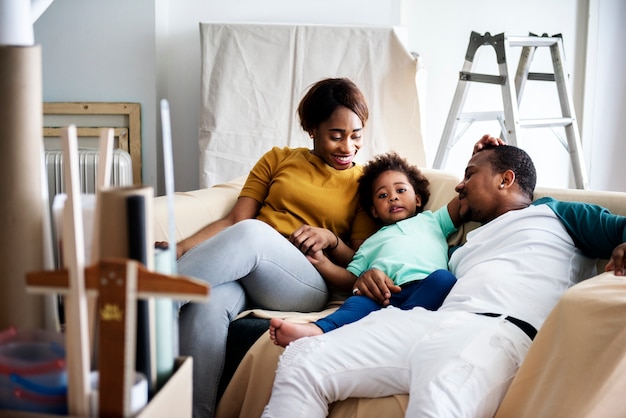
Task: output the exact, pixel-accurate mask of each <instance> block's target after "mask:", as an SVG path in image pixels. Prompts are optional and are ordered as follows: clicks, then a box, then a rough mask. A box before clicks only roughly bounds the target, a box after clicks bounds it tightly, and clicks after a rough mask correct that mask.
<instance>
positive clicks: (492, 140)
mask: <svg viewBox="0 0 626 418" xmlns="http://www.w3.org/2000/svg"><path fill="white" fill-rule="evenodd" d="M487 145H495V146H500V145H506V142H504V141H503V140H502V139H500V138H496V137H495V136H491V135H489V134H485V135H483V137H482V138H480V139H479V140H478V142H477V143H475V144H474V152H472V155H474V154H476V153H477V152H478V151H480V150H481V149H483V148H485V146H487Z"/></svg>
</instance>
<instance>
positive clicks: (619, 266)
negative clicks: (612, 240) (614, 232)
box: [604, 242, 626, 276]
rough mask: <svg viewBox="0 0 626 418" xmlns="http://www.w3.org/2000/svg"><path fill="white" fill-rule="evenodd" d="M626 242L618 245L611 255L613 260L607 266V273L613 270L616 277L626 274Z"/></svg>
mask: <svg viewBox="0 0 626 418" xmlns="http://www.w3.org/2000/svg"><path fill="white" fill-rule="evenodd" d="M625 264H626V242H624V243H622V244H620V245H618V246H617V247H615V249H614V250H613V253H612V254H611V259H610V260H609V263H608V264H607V265H606V268H605V269H604V270H605V271H611V270H613V271H614V273H615V275H616V276H624V275H625V274H626V271H625V270H626V266H625Z"/></svg>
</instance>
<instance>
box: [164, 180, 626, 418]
mask: <svg viewBox="0 0 626 418" xmlns="http://www.w3.org/2000/svg"><path fill="white" fill-rule="evenodd" d="M423 172H424V174H425V175H426V176H427V177H428V178H429V179H430V181H431V199H430V201H429V204H428V205H427V209H436V208H438V207H441V206H443V205H444V204H446V203H447V202H448V201H449V200H450V198H451V197H452V196H454V194H455V192H454V186H455V185H456V184H457V183H458V181H459V179H458V178H457V177H455V176H454V175H452V174H449V173H446V172H443V171H439V170H434V169H423ZM244 180H245V178H238V179H236V180H234V181H231V182H229V183H226V184H221V185H217V186H214V187H212V188H210V189H203V190H196V191H192V192H184V193H177V194H176V196H175V212H176V213H175V216H176V240H180V239H182V238H184V237H186V236H188V235H190V234H192V233H193V232H195V231H197V230H198V229H200V228H201V227H202V226H204V225H205V224H206V223H208V222H211V221H214V220H216V219H218V218H220V217H222V216H223V215H224V214H226V212H227V211H228V210H229V209H230V208H231V207H232V205H233V204H234V202H235V200H236V198H237V196H238V193H239V190H240V189H241V186H242V185H243V181H244ZM546 195H549V196H552V197H554V198H557V199H561V200H575V201H585V202H589V203H595V204H598V205H601V206H604V207H606V208H608V209H609V210H610V211H611V212H613V213H618V214H621V215H625V216H626V193H618V192H598V191H586V190H570V189H567V190H566V189H546V188H537V190H536V192H535V197H536V198H539V197H542V196H546ZM154 209H155V223H154V225H155V230H154V235H155V239H156V240H165V239H166V238H167V225H168V224H167V204H166V199H165V197H157V198H156V199H155V208H154ZM475 226H476V225H475V224H466V225H464V226H463V228H462V229H461V231H460V232H459V234H457V236H456V237H454V238H453V241H458V240H460V239H462V236H463V234H464V233H466V232H467V231H468V230H470V229H472V228H473V227H475ZM605 262H606V261H605V260H599V262H598V266H599V269H600V270H599V271H603V268H604V264H605ZM607 276H608V277H607ZM621 280H622V279H621V278H615V276H613V275H611V274H608V275H601V276H600V277H599V278H598V279H594V280H593V281H587V282H583V283H581V284H579V285H577V286H575V287H574V288H573V289H577V288H578V287H580V288H581V290H583V289H584V290H583V292H578V293H574V296H572V297H575V298H578V297H579V296H577V295H583V294H584V296H585V299H586V302H585V303H586V305H585V311H581V313H580V315H584V317H583V318H579V317H577V314H576V311H577V310H576V306H578V303H577V302H576V303H570V304H569V306H572V305H573V306H574V309H572V308H571V307H570V308H568V309H564V308H563V307H561V306H560V305H561V304H559V306H557V308H555V312H553V314H552V315H551V316H550V318H549V319H548V321H546V324H545V325H544V327H542V329H541V330H540V332H539V334H538V335H537V338H536V339H535V341H534V342H533V345H532V346H531V350H530V352H529V355H528V359H527V361H525V362H524V363H523V364H522V367H521V369H520V371H519V373H518V376H519V378H516V379H515V381H514V383H513V385H512V387H511V390H510V393H509V394H507V396H506V399H505V402H503V405H502V408H503V409H502V411H501V412H500V413H499V415H498V416H499V417H506V418H508V417H513V416H520V417H522V416H523V417H538V416H568V417H573V416H600V415H601V416H603V417H604V416H611V414H609V413H608V412H607V411H613V412H614V413H613V414H612V415H617V414H620V413H623V411H626V397H624V396H621V397H620V393H621V392H623V390H622V391H621V392H620V391H619V390H618V391H615V390H613V391H612V392H611V390H612V386H614V385H617V386H615V388H622V389H623V388H624V386H625V384H626V382H625V378H624V376H626V357H625V356H624V352H625V351H626V331H625V330H624V324H626V322H625V320H624V319H625V318H626V315H625V313H626V309H625V304H624V295H623V293H624V292H623V290H625V288H626V286H625V285H624V282H621ZM605 286H608V287H606V289H605ZM588 288H589V289H590V290H593V292H590V293H589V295H586V293H584V292H586V289H588ZM620 289H621V290H622V293H619V290H620ZM568 297H569V296H568ZM595 306H597V310H594V309H595V308H594V307H595ZM605 307H606V308H607V309H606V310H605ZM608 307H611V309H608ZM329 309H333V307H332V306H331V307H329ZM587 310H589V311H591V312H594V314H593V315H589V316H587V315H586V312H587ZM560 311H564V312H566V315H567V318H566V319H564V318H563V314H559V312H560ZM583 312H584V313H583ZM604 312H606V313H604ZM327 313H328V312H323V313H320V314H319V315H311V314H307V315H306V316H304V315H301V314H297V313H283V312H267V311H254V312H248V313H247V314H252V315H258V316H266V317H267V316H273V315H278V316H281V317H290V318H291V320H300V321H310V320H313V319H314V318H316V317H321V316H324V315H325V314H327ZM570 316H571V319H570ZM616 319H617V320H616ZM581 324H587V325H589V327H588V328H589V329H590V330H595V331H598V332H597V333H595V334H593V335H592V336H586V334H583V335H577V333H580V332H582V331H586V330H587V327H582V326H581ZM557 331H558V332H557ZM610 343H613V348H614V349H613V350H611V351H610V353H611V354H607V356H609V357H610V358H607V359H605V360H604V363H603V364H602V367H601V368H597V367H595V365H596V363H595V361H596V360H597V358H598V356H599V355H600V354H599V353H606V352H607V351H606V350H603V348H604V347H606V346H607V345H609V344H610ZM616 347H617V348H616ZM574 348H577V349H576V350H575V351H573V349H574ZM282 350H283V349H282V348H280V347H277V346H275V345H274V344H272V342H271V341H270V339H269V336H262V337H261V338H259V340H258V341H257V342H256V343H255V344H254V345H253V346H252V348H251V349H250V351H249V352H248V354H247V355H246V357H245V358H244V359H243V361H242V363H241V364H240V366H239V368H238V370H237V372H236V373H235V375H234V376H233V379H232V380H231V383H230V385H229V387H228V388H227V390H226V392H225V393H224V395H223V397H222V400H221V401H220V404H219V406H218V410H217V417H218V418H235V417H238V418H254V417H259V416H260V414H261V411H262V409H263V407H264V406H265V404H266V402H267V400H268V399H269V394H270V391H271V385H272V382H273V379H274V371H275V369H276V365H277V363H278V357H279V355H280V353H281V352H282ZM566 351H567V353H568V356H567V358H564V359H563V360H562V363H553V361H555V360H553V359H554V358H559V356H560V354H561V353H563V352H566ZM555 356H556V357H555ZM572 364H575V365H576V367H575V368H572V367H571V365H572ZM547 365H550V366H551V367H548V366H547ZM592 371H593V372H594V373H593V379H585V378H584V376H591V375H592V374H591V372H592ZM570 373H571V374H570ZM581 376H582V377H581ZM548 388H550V390H547V389H548ZM615 388H613V389H615ZM407 399H408V396H407V395H397V396H391V397H386V398H380V399H348V400H346V401H342V402H337V403H335V404H333V405H332V406H331V413H330V415H329V416H330V417H336V418H339V417H341V418H349V417H359V418H380V417H386V418H394V417H404V411H405V408H406V404H407ZM565 400H567V402H574V400H575V401H576V402H575V403H572V404H571V405H575V407H572V408H568V409H567V411H568V413H566V414H565V415H563V414H561V413H558V412H559V411H565V410H564V409H562V407H563V405H564V402H565ZM600 401H602V408H600V407H597V408H595V409H593V408H592V409H591V411H593V412H595V413H596V414H595V415H594V414H593V413H590V414H586V415H585V414H584V413H583V412H582V411H588V409H584V408H585V406H589V405H590V404H600ZM605 401H606V402H609V403H606V402H605ZM520 405H531V407H529V409H528V410H527V411H523V410H522V408H521V406H520ZM505 408H506V409H505ZM547 411H549V412H547ZM616 411H617V412H616ZM600 412H602V414H600ZM604 413H607V414H604ZM581 414H582V415H581ZM598 414H599V415H598Z"/></svg>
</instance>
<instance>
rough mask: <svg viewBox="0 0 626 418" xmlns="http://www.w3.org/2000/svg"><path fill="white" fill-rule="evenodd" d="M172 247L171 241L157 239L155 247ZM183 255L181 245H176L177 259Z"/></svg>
mask: <svg viewBox="0 0 626 418" xmlns="http://www.w3.org/2000/svg"><path fill="white" fill-rule="evenodd" d="M169 247H170V244H169V242H167V241H156V242H155V243H154V248H160V249H162V250H167V249H168V248H169ZM182 255H183V249H182V248H181V246H180V245H176V259H177V260H178V259H179V258H180V257H181V256H182Z"/></svg>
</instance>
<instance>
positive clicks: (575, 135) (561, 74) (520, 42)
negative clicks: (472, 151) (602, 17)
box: [433, 32, 589, 189]
mask: <svg viewBox="0 0 626 418" xmlns="http://www.w3.org/2000/svg"><path fill="white" fill-rule="evenodd" d="M485 45H489V46H492V47H493V48H494V49H495V52H496V60H497V63H498V69H499V75H489V74H478V73H473V72H472V69H473V67H474V56H475V54H476V51H477V50H478V48H480V47H482V46H485ZM512 47H522V52H521V55H520V60H519V64H518V67H517V72H516V73H515V84H514V85H513V83H511V82H510V80H512V79H513V77H512V75H513V72H512V68H511V65H510V63H509V62H508V60H507V56H508V55H510V50H511V48H512ZM538 47H549V48H550V54H551V56H552V65H553V69H554V73H531V72H530V71H529V70H530V64H531V62H532V60H533V57H534V54H535V51H536V49H537V48H538ZM564 67H565V65H564V52H563V43H562V39H561V35H555V36H548V35H545V34H544V35H543V36H537V35H533V34H530V35H529V36H504V33H501V34H498V35H494V36H492V35H491V34H490V33H489V32H486V33H485V35H480V34H479V33H477V32H472V34H471V36H470V41H469V45H468V47H467V53H466V54H465V62H464V64H463V68H462V70H461V71H460V73H459V82H458V84H457V88H456V92H455V93H454V98H453V100H452V105H451V107H450V112H449V114H448V119H447V120H446V125H445V127H444V130H443V134H442V136H441V142H440V143H439V147H438V149H437V154H436V155H435V160H434V162H433V167H434V168H442V167H443V166H444V165H445V162H446V159H447V157H448V152H449V151H450V149H452V147H453V146H454V145H455V144H456V142H457V141H458V140H459V138H460V137H461V136H462V135H463V133H464V132H465V131H467V129H468V128H469V127H470V125H471V124H472V123H474V122H477V121H487V120H492V121H493V120H497V121H498V123H499V124H500V128H501V129H502V131H501V133H500V135H501V137H502V139H504V140H505V141H506V142H507V143H508V144H510V145H515V146H519V145H518V139H519V129H520V128H546V127H563V128H564V129H565V135H566V137H567V142H565V141H563V140H561V143H562V144H563V146H564V147H565V148H566V150H567V151H568V152H569V155H570V159H571V165H572V171H573V173H574V181H575V183H576V187H577V188H579V189H587V188H588V184H589V183H588V180H587V173H586V166H585V163H584V160H583V154H582V146H581V141H580V133H579V131H578V125H577V124H576V115H575V111H574V103H573V100H572V95H571V93H570V90H569V87H568V84H567V77H566V75H565V71H564ZM527 80H537V81H553V82H556V87H557V92H558V96H559V101H560V104H561V113H562V116H561V117H554V118H545V119H526V120H520V118H519V105H520V103H521V99H522V94H523V92H524V87H525V85H526V81H527ZM471 82H479V83H489V84H499V85H500V86H501V87H502V104H503V108H504V109H503V111H495V112H463V106H464V104H465V99H466V98H467V93H468V90H469V87H470V83H471ZM459 123H463V124H464V129H463V130H462V131H461V132H460V133H457V132H456V131H457V125H458V124H459Z"/></svg>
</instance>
